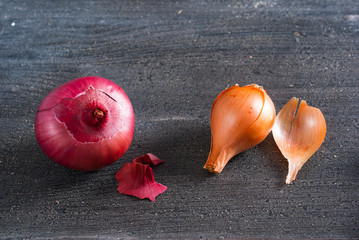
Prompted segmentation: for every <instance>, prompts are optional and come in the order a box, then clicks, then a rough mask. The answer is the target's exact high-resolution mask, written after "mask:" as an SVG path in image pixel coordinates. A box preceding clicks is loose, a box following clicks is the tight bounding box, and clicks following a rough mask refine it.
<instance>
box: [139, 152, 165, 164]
mask: <svg viewBox="0 0 359 240" xmlns="http://www.w3.org/2000/svg"><path fill="white" fill-rule="evenodd" d="M132 162H133V163H136V162H138V163H143V164H150V165H154V166H156V165H158V164H160V163H163V162H164V161H163V160H161V159H159V158H158V157H156V156H155V155H153V154H152V153H147V154H145V155H143V156H140V157H137V158H135V159H133V161H132Z"/></svg>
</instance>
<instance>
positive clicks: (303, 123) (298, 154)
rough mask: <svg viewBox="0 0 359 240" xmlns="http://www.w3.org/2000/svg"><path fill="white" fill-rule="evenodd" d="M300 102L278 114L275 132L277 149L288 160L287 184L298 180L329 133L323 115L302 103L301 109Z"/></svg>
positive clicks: (287, 105)
mask: <svg viewBox="0 0 359 240" xmlns="http://www.w3.org/2000/svg"><path fill="white" fill-rule="evenodd" d="M298 102H299V99H298V98H292V99H291V100H289V102H288V103H287V104H286V105H285V106H284V107H283V109H282V110H281V111H280V112H279V113H278V115H277V117H276V121H275V124H274V127H273V129H272V132H273V137H274V140H275V142H276V144H277V145H278V148H279V149H280V151H281V152H282V154H283V155H284V157H285V158H286V159H287V160H288V168H289V171H288V175H287V179H286V183H287V184H289V183H291V182H292V181H293V180H294V179H295V178H296V175H297V173H298V171H299V170H300V169H301V167H302V166H303V165H304V163H305V162H306V161H307V160H308V159H309V158H310V157H311V156H312V155H313V154H314V153H315V152H316V151H317V150H318V148H319V147H320V146H321V145H322V143H323V141H324V138H325V134H326V124H325V119H324V116H323V114H322V112H321V111H320V110H319V109H318V108H315V107H310V106H308V105H307V103H306V101H303V100H302V101H301V102H300V104H299V107H298ZM297 107H298V110H297ZM296 111H297V112H296Z"/></svg>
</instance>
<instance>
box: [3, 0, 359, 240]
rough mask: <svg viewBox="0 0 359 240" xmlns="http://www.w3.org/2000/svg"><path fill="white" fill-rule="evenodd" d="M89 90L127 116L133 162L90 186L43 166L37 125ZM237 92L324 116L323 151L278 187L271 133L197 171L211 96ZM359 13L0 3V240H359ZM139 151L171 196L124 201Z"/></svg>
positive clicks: (343, 6)
mask: <svg viewBox="0 0 359 240" xmlns="http://www.w3.org/2000/svg"><path fill="white" fill-rule="evenodd" d="M88 75H97V76H102V77H105V78H108V79H111V80H113V81H114V82H116V83H117V84H119V85H120V86H121V87H122V88H123V89H124V90H125V91H126V93H127V94H128V96H129V98H130V99H131V101H132V104H133V107H134V110H135V116H136V126H135V134H134V139H133V142H132V145H131V147H130V148H129V150H128V152H127V153H126V154H125V155H124V156H123V157H122V158H121V159H120V160H119V161H117V162H116V163H114V164H112V165H110V166H108V167H105V168H103V169H101V170H99V171H95V172H90V173H87V172H78V171H73V170H69V169H66V168H64V167H61V166H59V165H57V164H55V163H54V162H52V161H51V160H49V159H48V158H47V157H46V155H45V154H43V153H42V151H41V150H40V148H39V147H38V145H37V143H36V139H35V136H34V117H35V114H36V110H37V107H38V106H39V104H40V102H41V101H42V99H43V98H44V97H45V96H46V95H47V94H48V93H49V92H50V91H51V90H52V89H54V88H56V87H57V86H59V85H61V84H63V83H65V82H67V81H69V80H72V79H74V78H78V77H80V76H88ZM235 83H238V84H239V85H246V84H250V83H257V84H259V85H262V86H263V87H264V88H266V89H267V91H268V94H269V95H270V97H271V98H272V100H273V102H274V104H275V105H276V109H277V112H278V111H279V110H280V109H281V108H282V107H283V106H284V104H285V103H286V102H287V101H288V100H289V99H290V98H291V97H293V96H296V97H301V98H304V99H306V100H307V102H308V104H309V105H312V106H315V107H318V108H320V109H321V110H322V112H323V114H324V115H325V118H326V121H327V129H328V131H327V136H326V139H325V141H324V143H323V145H322V146H321V148H320V149H319V150H318V151H317V152H316V153H315V154H314V155H313V156H312V157H311V159H310V160H309V161H308V162H307V163H306V164H305V165H304V167H303V168H302V170H301V171H300V172H299V175H298V178H297V180H295V182H294V183H293V184H292V185H289V186H288V185H285V183H284V181H285V176H286V174H287V161H286V160H285V158H284V157H283V156H282V155H281V153H280V151H279V150H278V148H277V147H276V145H275V143H274V140H273V137H272V135H271V134H270V135H269V136H268V137H267V138H266V139H265V140H264V141H263V142H262V143H261V144H259V145H258V146H256V147H254V148H252V149H250V150H248V151H246V152H244V153H242V154H239V155H237V156H236V157H234V158H233V159H232V160H231V161H230V163H229V164H228V165H227V166H226V168H225V169H224V171H223V172H222V173H221V174H219V175H214V174H210V173H209V172H207V171H206V170H204V169H202V167H203V165H204V163H205V161H206V159H207V155H208V152H209V148H210V123H209V119H210V110H211V107H212V103H213V101H214V99H215V97H216V96H217V95H218V94H219V93H220V92H221V91H222V90H224V89H225V88H226V87H228V86H231V85H233V84H235ZM358 102H359V2H358V1H356V0H343V1H329V0H328V1H324V0H318V1H315V2H312V1H286V0H277V1H274V0H273V1H270V0H267V1H239V2H237V1H216V2H211V1H178V2H175V1H111V0H103V1H70V0H68V1H45V0H43V1H34V0H29V1H13V0H11V1H10V0H2V1H0V134H1V137H0V139H1V140H0V171H1V176H0V182H1V191H0V238H2V239H7V238H44V239H49V238H51V239H53V238H55V239H56V238H59V239H62V238H76V239H78V238H84V239H87V238H124V239H145V238H151V239H198V238H204V239H219V238H225V239H237V238H284V239H289V238H296V239H297V238H305V239H310V238H322V239H329V238H335V239H341V238H343V239H344V238H345V239H346V238H348V239H349V238H356V239H358V238H359V206H358V205H359V204H358V199H359V177H358V170H359V159H358V156H359V151H358V146H359V141H358V125H359V117H358V116H359V110H358ZM147 152H151V153H153V154H155V155H157V156H158V157H160V158H161V159H163V160H165V163H164V164H162V165H159V166H158V167H156V168H155V169H154V174H155V179H156V180H157V181H158V182H159V183H162V184H164V185H166V186H167V187H168V190H167V191H166V192H165V193H164V194H162V195H160V196H158V197H157V198H156V201H155V202H151V201H149V200H140V199H138V198H135V197H131V196H127V195H121V194H119V193H118V192H117V190H116V188H117V182H116V180H115V173H116V172H117V171H118V170H119V169H120V168H121V166H122V165H123V164H124V163H125V162H129V161H131V160H132V159H133V158H135V157H137V156H140V155H142V154H144V153H147Z"/></svg>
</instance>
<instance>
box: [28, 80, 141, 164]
mask: <svg viewBox="0 0 359 240" xmlns="http://www.w3.org/2000/svg"><path fill="white" fill-rule="evenodd" d="M134 124H135V118H134V112H133V109H132V105H131V102H130V100H129V98H128V97H127V95H126V93H125V92H124V91H123V89H122V88H120V87H119V86H118V85H116V84H115V83H113V82H112V81H110V80H108V79H105V78H101V77H94V76H92V77H82V78H78V79H75V80H72V81H70V82H68V83H65V84H63V85H61V86H59V87H58V88H56V89H54V90H53V91H52V92H51V93H50V94H48V95H47V96H46V97H45V98H44V100H43V101H42V103H41V104H40V106H39V108H38V111H37V114H36V118H35V135H36V139H37V141H38V144H39V146H40V148H41V149H42V150H43V152H44V153H45V154H46V155H47V156H48V157H49V158H50V159H52V160H53V161H55V162H57V163H59V164H60V165H63V166H65V167H68V168H72V169H76V170H84V171H91V170H97V169H99V168H102V167H104V166H107V165H109V164H111V163H113V162H115V161H116V160H118V159H119V158H120V157H121V156H122V155H123V154H124V153H125V152H126V151H127V149H128V147H129V146H130V144H131V141H132V137H133V132H134Z"/></svg>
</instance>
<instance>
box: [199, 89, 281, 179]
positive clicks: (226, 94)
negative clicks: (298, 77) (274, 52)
mask: <svg viewBox="0 0 359 240" xmlns="http://www.w3.org/2000/svg"><path fill="white" fill-rule="evenodd" d="M274 121H275V107H274V104H273V102H272V100H271V99H270V97H269V96H268V94H267V92H266V91H265V90H264V89H263V88H262V87H260V86H258V85H256V84H252V85H247V86H243V87H239V86H238V85H235V86H233V87H230V88H227V89H226V90H224V91H223V92H222V93H220V94H219V95H218V97H217V98H216V100H215V101H214V103H213V106H212V111H211V132H212V138H211V150H210V153H209V156H208V159H207V162H206V164H205V165H204V168H205V169H207V170H208V171H210V172H213V173H220V172H221V171H222V170H223V168H224V167H225V165H226V164H227V162H228V161H229V160H230V159H231V158H232V157H234V156H235V155H237V154H238V153H240V152H243V151H245V150H247V149H249V148H252V147H254V146H256V145H257V144H259V143H260V142H262V141H263V140H264V139H265V138H266V136H267V135H268V134H269V132H270V130H271V128H272V126H273V124H274Z"/></svg>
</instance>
